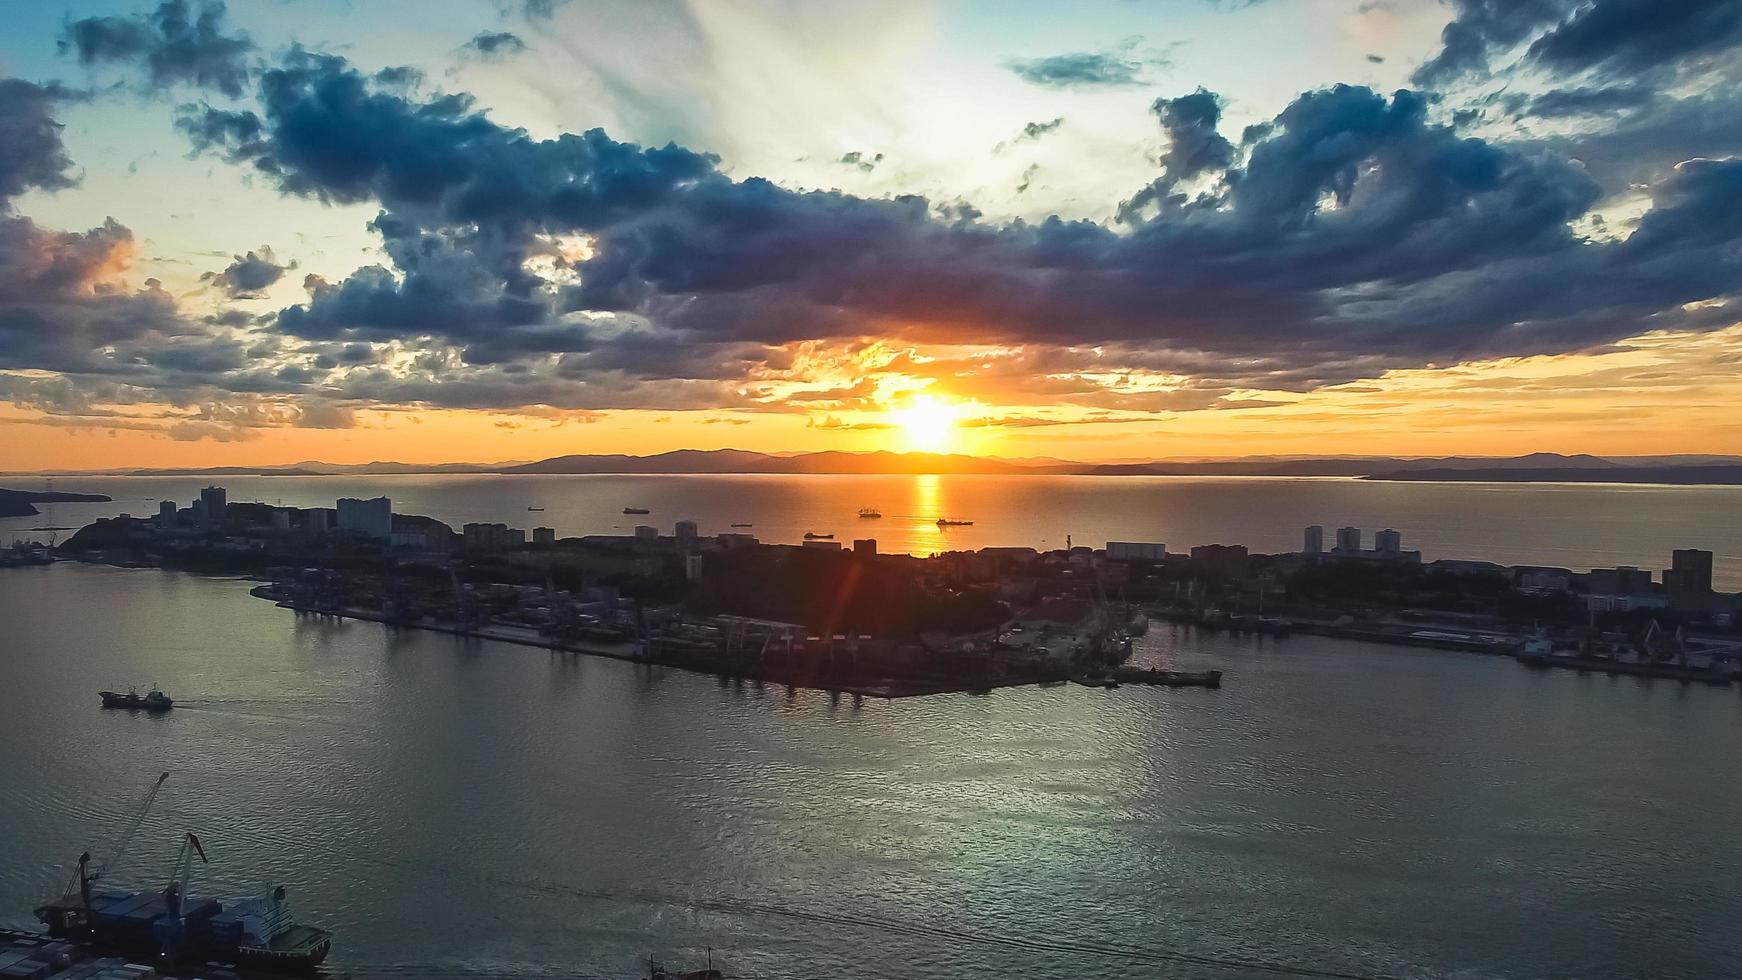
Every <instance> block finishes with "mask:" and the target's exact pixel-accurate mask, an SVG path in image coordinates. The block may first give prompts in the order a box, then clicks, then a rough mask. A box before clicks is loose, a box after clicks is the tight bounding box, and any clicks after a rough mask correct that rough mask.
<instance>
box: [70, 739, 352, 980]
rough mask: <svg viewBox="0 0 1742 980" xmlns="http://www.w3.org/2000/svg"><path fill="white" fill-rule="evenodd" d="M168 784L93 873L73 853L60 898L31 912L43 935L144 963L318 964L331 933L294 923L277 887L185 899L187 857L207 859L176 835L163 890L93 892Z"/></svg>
mask: <svg viewBox="0 0 1742 980" xmlns="http://www.w3.org/2000/svg"><path fill="white" fill-rule="evenodd" d="M168 778H169V773H164V774H163V775H162V776H159V777H158V779H157V783H156V784H155V785H154V786H153V787H152V789H151V793H150V795H148V796H147V797H146V799H145V803H144V804H143V805H142V806H141V807H140V809H139V811H138V813H137V814H136V815H135V816H134V817H133V819H132V821H131V823H130V824H129V825H128V827H127V829H126V831H125V832H124V833H123V835H122V837H121V840H120V841H119V843H117V845H116V847H115V851H114V853H113V854H112V855H111V856H110V857H109V859H108V860H107V861H105V862H104V863H103V864H102V865H100V866H98V867H96V868H92V867H91V855H90V853H89V852H86V853H85V854H82V855H80V856H79V861H78V870H77V871H76V872H75V873H74V875H73V879H72V881H71V882H69V884H68V887H67V888H66V890H65V892H64V893H63V894H62V895H61V896H60V897H59V898H56V899H54V900H52V901H49V902H47V903H45V904H43V905H42V906H40V907H38V908H37V910H36V917H37V919H38V920H40V921H41V922H42V923H43V924H44V925H46V926H47V927H48V932H49V935H50V936H52V937H54V938H56V939H63V940H67V941H69V942H74V943H78V944H79V945H81V946H86V947H89V948H91V949H92V950H94V951H96V952H98V953H100V954H102V955H105V956H129V957H151V958H153V959H154V960H155V961H156V962H159V963H169V964H195V965H197V964H202V963H227V964H231V965H234V966H238V967H249V968H258V969H264V970H271V971H273V972H277V973H285V972H296V971H303V970H312V969H314V968H315V967H316V966H319V965H320V963H321V962H322V961H323V960H325V959H326V958H327V954H328V953H330V952H332V948H333V936H332V933H330V932H327V931H326V930H325V929H319V928H316V927H314V926H310V925H301V924H298V923H297V922H295V921H293V919H292V917H291V913H290V902H289V900H288V899H287V897H286V892H285V889H284V887H283V886H278V887H275V888H273V889H272V891H271V893H270V894H268V895H266V896H263V897H258V898H245V899H241V900H236V901H229V902H219V901H216V900H214V899H210V898H198V897H195V896H193V895H191V894H189V893H188V883H189V880H190V879H191V878H192V876H193V869H194V866H195V865H194V859H195V858H196V857H197V858H198V859H199V861H200V863H201V864H204V863H206V860H207V859H206V850H205V845H204V844H203V843H202V842H201V841H200V839H199V838H198V837H196V836H195V835H193V834H191V833H190V834H186V835H184V836H183V838H182V845H181V850H180V852H179V853H178V854H177V856H176V862H175V867H174V869H173V870H172V871H171V873H170V876H169V880H168V881H167V882H166V883H165V884H164V885H163V886H162V887H158V888H151V889H147V890H143V891H121V890H109V889H103V890H98V885H99V884H100V883H101V882H103V881H105V880H106V879H107V877H108V875H109V873H110V871H111V870H112V869H113V868H114V867H115V866H116V865H117V864H118V862H119V859H120V858H121V856H122V855H123V854H124V853H125V851H126V847H127V844H128V843H129V842H130V841H131V839H132V837H133V834H134V833H135V832H136V831H137V830H138V829H139V826H140V824H141V823H143V822H144V820H145V814H146V813H147V812H148V811H149V810H150V809H151V804H152V803H153V802H154V801H155V800H156V799H157V794H158V791H159V790H161V789H162V788H163V783H164V781H165V780H166V779H168Z"/></svg>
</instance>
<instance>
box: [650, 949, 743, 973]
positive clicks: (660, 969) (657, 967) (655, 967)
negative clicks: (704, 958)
mask: <svg viewBox="0 0 1742 980" xmlns="http://www.w3.org/2000/svg"><path fill="white" fill-rule="evenodd" d="M725 977H726V975H725V974H724V973H721V972H720V971H719V970H716V969H714V951H713V950H712V949H710V950H708V965H707V967H706V968H705V969H701V970H667V969H666V968H665V967H664V966H663V965H661V964H660V963H657V962H655V961H654V959H653V957H651V956H650V957H648V958H647V980H725Z"/></svg>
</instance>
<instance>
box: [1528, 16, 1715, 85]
mask: <svg viewBox="0 0 1742 980" xmlns="http://www.w3.org/2000/svg"><path fill="white" fill-rule="evenodd" d="M1739 41H1742V0H1596V2H1593V3H1584V4H1579V5H1577V7H1576V9H1575V11H1574V12H1573V14H1572V16H1571V17H1570V18H1568V19H1567V20H1566V21H1565V22H1563V23H1560V24H1558V25H1556V26H1555V27H1554V28H1552V29H1551V30H1549V31H1548V33H1546V34H1544V35H1542V36H1541V37H1539V38H1537V39H1536V40H1535V41H1533V42H1531V45H1530V51H1529V56H1530V57H1531V58H1532V59H1534V60H1536V61H1537V62H1539V63H1541V64H1543V65H1545V66H1548V67H1550V68H1554V69H1556V70H1559V71H1563V72H1579V71H1585V70H1588V69H1600V70H1602V71H1605V72H1613V73H1615V74H1619V75H1623V76H1625V75H1627V74H1629V73H1635V72H1642V71H1649V70H1652V69H1655V68H1658V67H1660V66H1663V65H1666V64H1672V63H1675V62H1678V61H1682V60H1684V59H1688V58H1693V57H1698V56H1701V55H1706V54H1710V53H1713V52H1716V51H1721V50H1723V49H1726V48H1731V47H1734V46H1736V44H1737V43H1738V42H1739Z"/></svg>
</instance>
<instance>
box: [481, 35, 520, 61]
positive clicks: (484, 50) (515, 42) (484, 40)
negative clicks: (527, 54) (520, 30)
mask: <svg viewBox="0 0 1742 980" xmlns="http://www.w3.org/2000/svg"><path fill="white" fill-rule="evenodd" d="M466 47H468V48H471V49H472V50H473V51H476V52H478V53H479V54H481V55H483V56H484V57H486V58H506V57H509V56H510V55H516V54H520V53H521V52H523V51H525V50H526V42H525V41H522V40H521V39H520V36H519V35H518V34H511V33H509V32H507V31H480V32H479V33H478V35H477V36H476V37H474V38H472V39H471V40H470V41H467V42H466Z"/></svg>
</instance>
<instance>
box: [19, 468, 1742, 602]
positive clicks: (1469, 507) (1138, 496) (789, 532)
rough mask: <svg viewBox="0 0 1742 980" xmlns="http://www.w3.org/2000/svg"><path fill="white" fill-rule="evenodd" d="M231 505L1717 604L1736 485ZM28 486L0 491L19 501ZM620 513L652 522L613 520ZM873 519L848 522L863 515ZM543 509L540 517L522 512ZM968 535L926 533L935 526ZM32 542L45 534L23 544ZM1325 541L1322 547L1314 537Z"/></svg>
mask: <svg viewBox="0 0 1742 980" xmlns="http://www.w3.org/2000/svg"><path fill="white" fill-rule="evenodd" d="M207 482H212V481H210V480H208V479H205V478H201V479H191V478H186V477H126V478H113V477H110V478H101V477H91V478H74V477H63V478H60V479H59V480H57V481H56V484H55V485H56V486H57V487H58V488H59V489H62V490H74V491H78V490H85V491H89V492H93V493H106V494H108V495H110V496H112V497H114V498H115V499H114V502H113V503H108V504H57V505H55V507H54V508H53V510H52V513H45V514H44V515H43V516H42V517H38V518H29V519H9V520H0V540H5V539H6V538H8V537H17V536H21V535H22V536H31V534H30V533H29V532H27V531H25V530H24V529H27V528H31V527H41V526H44V525H45V524H47V523H49V522H48V518H50V517H51V516H52V518H53V523H55V524H59V525H64V526H70V527H77V526H78V525H81V524H84V523H87V522H89V521H91V520H93V519H95V518H96V517H99V516H107V515H110V514H118V513H132V514H135V515H146V514H152V513H156V511H157V501H158V498H165V499H171V500H176V501H178V502H180V503H181V505H182V506H183V507H186V506H187V505H188V503H189V502H190V501H191V500H192V499H193V498H194V497H195V496H196V495H198V493H199V488H200V487H201V486H202V485H204V484H205V483H207ZM216 482H218V483H221V484H223V485H224V486H225V487H227V488H228V489H229V491H230V499H231V500H261V501H265V502H267V503H275V502H282V503H283V504H285V505H287V506H295V507H331V506H332V505H333V500H334V499H335V498H337V497H373V496H377V495H379V494H387V495H389V496H391V497H392V498H393V506H394V510H395V511H397V512H399V513H402V514H427V515H429V516H430V517H435V518H438V519H440V520H443V521H447V522H448V523H449V524H451V525H453V526H454V527H455V528H456V529H457V528H458V527H459V526H460V525H461V524H463V523H465V522H468V521H505V522H507V523H509V524H511V525H513V526H515V527H531V526H534V525H545V526H549V527H553V528H555V529H556V530H557V531H558V533H559V534H562V535H565V536H567V535H578V534H612V533H617V534H624V533H628V531H629V529H630V528H632V527H633V526H634V525H635V524H653V525H656V526H658V527H659V528H661V529H662V530H663V531H664V532H665V533H667V534H670V533H671V530H672V524H673V522H675V521H678V520H683V519H685V518H690V519H694V520H696V521H699V522H700V524H701V530H702V533H704V534H714V533H718V532H720V531H725V530H729V529H730V525H731V524H734V523H743V522H748V523H751V524H753V525H755V526H754V527H753V528H751V529H750V531H749V533H751V534H755V535H757V536H758V537H760V538H761V539H762V540H765V541H777V542H797V541H798V540H800V539H801V537H802V536H803V535H804V533H805V532H807V531H814V532H817V533H819V534H834V535H836V536H837V537H839V538H841V539H843V540H845V539H847V538H851V537H862V536H870V537H875V538H876V539H877V541H878V545H879V547H881V548H882V550H884V551H900V552H909V553H912V554H930V553H932V552H937V551H948V550H951V549H961V548H982V547H986V546H988V545H1029V546H1033V547H1041V548H1060V547H1063V546H1064V544H1065V540H1066V536H1067V535H1069V536H1071V537H1072V538H1073V539H1074V541H1075V543H1077V544H1087V545H1093V546H1095V547H1101V546H1103V545H1104V544H1105V543H1106V542H1107V541H1109V540H1113V541H1160V542H1162V543H1164V544H1166V545H1167V546H1168V547H1169V548H1170V549H1172V550H1174V551H1182V552H1183V551H1185V550H1187V549H1188V548H1190V547H1191V546H1192V545H1197V544H1208V543H1211V542H1225V543H1240V544H1245V545H1248V546H1250V547H1251V548H1252V549H1253V550H1254V551H1268V552H1276V551H1293V550H1297V549H1299V548H1300V543H1301V528H1303V527H1305V526H1306V525H1308V524H1323V525H1324V526H1325V527H1326V528H1327V529H1330V528H1336V527H1339V526H1342V525H1345V524H1353V525H1355V526H1357V527H1361V528H1364V529H1365V530H1366V540H1367V542H1368V546H1369V547H1371V545H1372V540H1373V532H1374V531H1376V530H1378V529H1380V528H1384V527H1393V528H1396V529H1398V530H1399V531H1402V532H1403V539H1404V544H1405V547H1409V548H1419V549H1421V551H1422V553H1423V556H1424V557H1425V558H1427V559H1428V560H1430V561H1431V560H1433V559H1436V558H1476V559H1483V560H1487V561H1496V562H1501V563H1504V564H1544V565H1560V566H1567V567H1572V568H1576V569H1578V570H1580V571H1583V570H1585V569H1588V568H1592V567H1596V566H1613V565H1617V564H1628V565H1636V566H1638V567H1641V568H1649V569H1653V570H1657V569H1662V568H1664V567H1667V566H1668V564H1669V553H1670V551H1671V550H1672V549H1674V548H1704V549H1707V550H1710V551H1713V552H1714V553H1715V564H1714V580H1715V581H1716V583H1717V585H1718V587H1719V588H1720V589H1726V590H1742V516H1738V515H1742V487H1656V486H1618V485H1611V486H1591V485H1576V484H1516V483H1510V484H1509V483H1497V484H1479V483H1383V482H1376V481H1365V480H1352V479H1253V478H1234V477H1230V478H1200V477H1190V478H1186V477H1125V476H1120V477H1092V476H1019V477H1002V476H682V475H680V476H493V475H481V476H383V477H373V476H372V477H282V476H280V477H224V478H220V479H217V480H216ZM43 485H44V481H43V480H41V479H40V478H25V477H0V486H7V487H15V488H19V489H35V488H39V487H41V486H43ZM628 506H635V507H645V508H648V509H649V510H651V511H653V513H652V514H650V515H648V516H645V517H639V516H636V517H631V516H625V515H624V514H623V508H624V507H628ZM867 506H871V507H877V508H880V509H881V510H882V512H883V514H884V517H883V518H882V519H881V520H860V519H859V518H858V517H857V516H856V515H857V514H858V512H859V508H861V507H867ZM528 507H543V508H544V510H543V511H528V510H527V509H526V508H528ZM939 517H946V518H950V519H952V520H971V521H973V522H974V525H973V526H972V527H952V528H948V529H947V530H940V529H939V528H938V526H937V519H938V518H939ZM34 536H36V537H44V536H45V535H43V534H42V533H36V534H35V535H34ZM1328 536H1329V535H1328V534H1327V537H1328Z"/></svg>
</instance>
